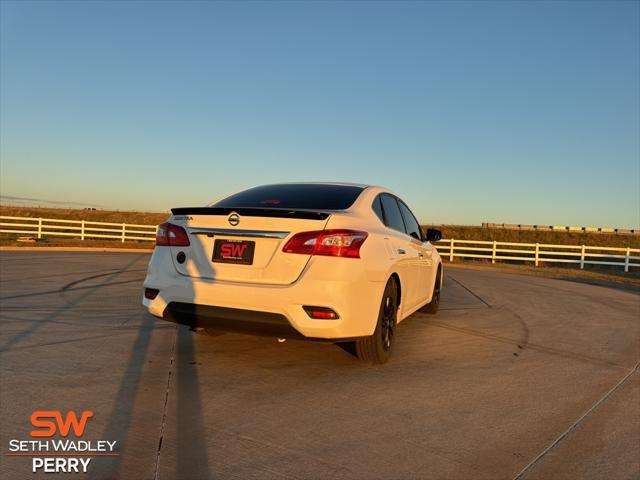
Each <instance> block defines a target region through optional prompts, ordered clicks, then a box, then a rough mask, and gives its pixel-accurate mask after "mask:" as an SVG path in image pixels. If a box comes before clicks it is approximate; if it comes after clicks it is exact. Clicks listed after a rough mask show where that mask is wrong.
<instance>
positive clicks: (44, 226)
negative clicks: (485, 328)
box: [0, 216, 640, 272]
mask: <svg viewBox="0 0 640 480" xmlns="http://www.w3.org/2000/svg"><path fill="white" fill-rule="evenodd" d="M156 228H157V227H156V225H136V224H130V223H108V222H90V221H87V220H61V219H54V218H34V217H7V216H0V233H4V234H13V235H23V236H32V237H37V238H43V237H45V236H47V237H49V236H60V237H76V238H79V239H80V240H85V239H103V238H106V239H112V240H120V241H121V242H125V241H128V240H136V241H155V235H156ZM436 248H437V249H438V252H439V253H440V255H441V256H442V257H443V258H444V259H446V260H449V261H450V262H453V261H454V260H455V258H480V259H489V260H491V262H492V263H495V262H496V261H504V260H506V261H520V262H531V263H533V264H534V265H535V266H536V267H537V266H539V265H540V264H543V263H545V262H546V263H571V264H575V265H579V266H580V268H584V266H585V265H613V266H619V267H622V268H624V271H625V272H628V271H629V269H630V268H633V267H636V268H637V267H640V249H638V248H623V247H596V246H587V245H552V244H544V243H514V242H492V241H483V240H455V239H453V238H451V239H443V240H440V241H439V242H437V243H436Z"/></svg>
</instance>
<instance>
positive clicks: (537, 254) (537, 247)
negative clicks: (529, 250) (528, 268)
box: [535, 243, 540, 267]
mask: <svg viewBox="0 0 640 480" xmlns="http://www.w3.org/2000/svg"><path fill="white" fill-rule="evenodd" d="M539 253H540V244H539V243H536V258H535V260H536V267H537V266H538V256H539Z"/></svg>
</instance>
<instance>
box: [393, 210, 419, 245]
mask: <svg viewBox="0 0 640 480" xmlns="http://www.w3.org/2000/svg"><path fill="white" fill-rule="evenodd" d="M398 203H399V204H400V211H401V212H402V218H403V219H404V224H405V225H406V226H407V233H408V234H409V235H411V236H412V237H414V238H417V239H418V240H421V239H422V235H421V233H420V225H418V222H417V221H416V218H415V217H414V216H413V213H411V210H409V207H407V206H406V205H405V204H404V203H402V202H398Z"/></svg>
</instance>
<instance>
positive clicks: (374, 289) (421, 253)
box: [143, 186, 443, 341]
mask: <svg viewBox="0 0 640 480" xmlns="http://www.w3.org/2000/svg"><path fill="white" fill-rule="evenodd" d="M363 187H364V189H363V190H362V192H361V193H360V195H359V196H358V197H357V199H356V200H355V202H354V203H353V204H352V205H351V206H350V207H349V208H347V209H345V210H339V211H335V210H334V211H328V210H324V211H325V212H328V213H330V215H329V216H328V217H327V218H326V219H297V218H271V217H263V216H254V217H252V216H246V215H240V222H239V224H237V225H235V226H232V225H230V223H229V221H228V217H229V215H198V214H195V213H194V214H191V213H188V214H180V215H172V216H171V217H170V218H169V219H168V222H170V223H172V224H175V225H179V226H181V227H183V228H184V229H185V230H186V231H187V232H188V235H189V241H190V245H189V246H185V247H173V246H156V248H155V250H154V252H153V255H152V256H151V259H150V262H149V268H148V273H147V276H146V278H145V281H144V286H145V287H146V288H153V289H157V290H159V293H158V295H157V296H156V298H155V299H148V298H144V297H143V304H144V305H145V306H146V308H147V309H148V311H149V312H150V313H151V314H152V315H155V316H156V317H161V318H162V317H163V314H165V308H166V307H167V305H169V304H170V303H171V302H182V303H187V304H194V305H199V306H200V305H201V306H213V307H225V308H232V309H241V310H245V311H255V312H270V313H276V314H280V315H283V316H284V317H286V319H287V321H288V322H289V323H290V325H291V326H293V328H294V329H295V330H296V331H297V332H299V333H300V334H301V335H302V336H304V337H310V338H316V339H327V340H336V341H338V340H340V339H345V338H354V337H363V336H368V335H372V334H373V332H374V329H375V326H376V323H377V320H378V313H379V309H380V303H381V299H382V295H383V291H384V288H385V285H386V283H387V281H388V280H389V279H390V278H391V277H392V276H395V277H397V279H398V281H399V284H400V290H401V301H400V306H399V311H398V317H397V321H398V322H401V321H402V320H404V319H405V318H407V317H408V316H409V315H411V314H412V313H413V312H415V311H416V310H418V309H419V308H421V307H422V306H424V305H425V304H427V303H429V302H430V301H431V296H432V292H433V291H434V284H435V279H436V272H437V269H438V268H442V263H441V259H440V256H439V255H438V252H437V251H436V249H435V248H434V247H433V245H432V244H431V243H430V242H428V241H424V242H423V241H420V240H417V239H415V238H413V237H411V236H410V235H408V234H406V233H405V232H400V231H398V230H394V229H392V228H389V227H387V226H385V225H384V224H383V222H382V221H381V220H380V219H379V218H378V216H377V215H376V214H375V213H374V211H373V210H372V204H373V202H374V200H375V199H376V198H377V197H378V195H380V194H385V193H386V194H390V195H394V196H395V194H394V193H393V192H391V191H390V190H388V189H385V188H382V187H378V186H363ZM323 229H350V230H360V231H365V232H367V233H368V237H367V238H366V240H365V241H364V243H363V244H362V247H361V248H360V258H343V257H331V256H316V255H313V256H310V255H304V254H295V253H285V252H283V250H282V249H283V246H284V245H285V244H286V243H287V241H288V240H289V239H290V238H291V237H292V236H293V235H295V234H296V233H299V232H303V231H313V230H323ZM220 231H222V232H225V231H226V232H232V233H233V234H234V235H236V234H239V235H240V236H233V237H232V238H234V239H238V240H250V241H255V242H256V244H255V253H254V259H253V264H252V265H235V264H224V263H213V262H212V255H213V245H214V241H215V239H217V238H228V237H226V236H225V234H224V233H219V232H220ZM207 232H210V233H209V234H207ZM255 232H272V233H273V234H274V237H273V238H256V237H254V236H251V234H252V233H255ZM243 233H246V234H247V236H242V235H243ZM178 252H184V254H185V257H186V261H185V262H184V263H182V264H180V263H178V261H177V260H176V256H177V254H178ZM442 277H443V275H441V279H442ZM441 281H442V280H441ZM303 305H312V306H320V307H326V308H330V309H333V310H334V311H335V312H337V313H338V315H339V318H338V319H331V320H328V319H314V318H310V316H309V315H308V314H307V313H306V312H305V311H304V310H303V308H302V306H303Z"/></svg>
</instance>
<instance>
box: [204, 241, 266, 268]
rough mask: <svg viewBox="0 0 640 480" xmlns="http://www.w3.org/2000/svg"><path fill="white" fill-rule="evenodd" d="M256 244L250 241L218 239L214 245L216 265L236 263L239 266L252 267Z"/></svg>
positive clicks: (213, 259)
mask: <svg viewBox="0 0 640 480" xmlns="http://www.w3.org/2000/svg"><path fill="white" fill-rule="evenodd" d="M255 249H256V242H252V241H249V240H224V239H217V240H216V241H215V242H214V243H213V258H212V261H213V262H214V263H235V264H237V265H251V264H252V263H253V253H254V252H255Z"/></svg>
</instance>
